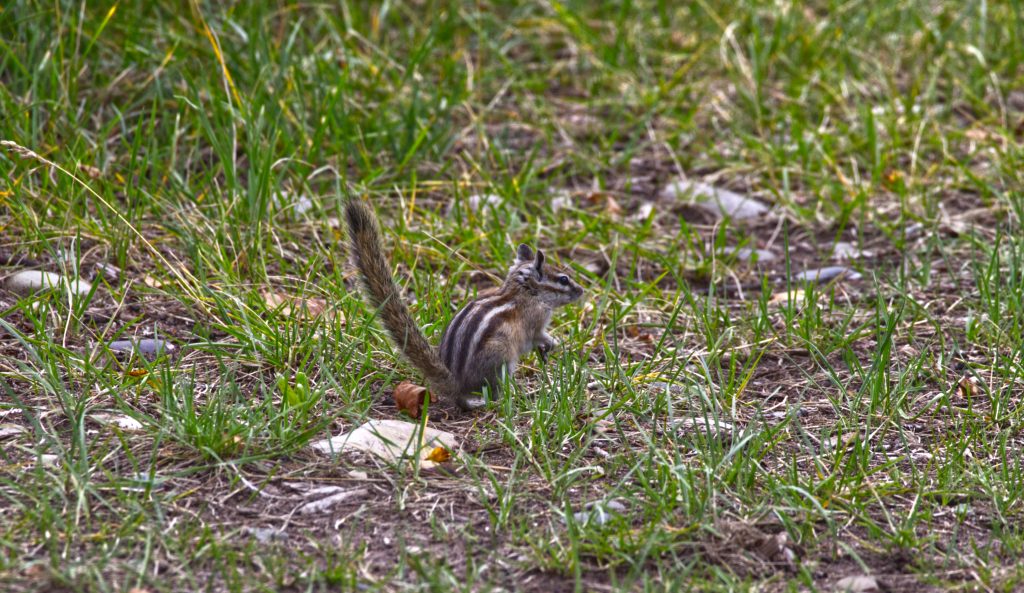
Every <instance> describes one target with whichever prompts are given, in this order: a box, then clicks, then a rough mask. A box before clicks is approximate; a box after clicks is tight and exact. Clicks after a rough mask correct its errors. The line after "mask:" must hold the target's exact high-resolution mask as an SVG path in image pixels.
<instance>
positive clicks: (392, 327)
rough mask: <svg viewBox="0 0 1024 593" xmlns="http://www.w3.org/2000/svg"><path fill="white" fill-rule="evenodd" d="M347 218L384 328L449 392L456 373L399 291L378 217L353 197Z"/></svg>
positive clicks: (358, 264)
mask: <svg viewBox="0 0 1024 593" xmlns="http://www.w3.org/2000/svg"><path fill="white" fill-rule="evenodd" d="M345 217H346V219H347V220H348V234H349V238H350V240H351V245H352V256H353V259H354V260H355V264H356V267H357V268H358V269H359V273H360V275H361V276H362V278H363V286H364V287H365V289H366V293H367V295H368V296H369V300H370V303H371V304H372V305H373V306H374V307H376V308H377V310H378V311H379V315H380V319H381V322H382V323H383V324H384V328H385V329H386V330H388V333H389V334H391V338H392V339H393V340H394V342H395V345H396V346H398V348H399V349H400V350H401V351H402V354H404V355H405V357H406V358H408V359H409V362H411V363H412V364H413V366H415V367H416V368H417V369H419V370H420V372H421V373H423V375H424V377H425V378H426V380H427V383H428V384H429V385H430V387H431V389H432V390H433V391H435V392H441V393H439V394H438V395H447V394H448V393H449V392H450V391H451V387H452V384H453V379H452V374H451V373H450V372H449V371H448V368H447V367H446V366H445V365H444V362H442V361H441V358H440V357H439V356H438V354H437V351H436V350H434V348H433V347H432V346H431V345H430V343H429V342H427V338H426V337H425V336H424V335H423V332H421V331H420V328H419V326H418V325H416V321H415V320H414V319H413V318H412V315H411V314H410V313H409V308H408V307H406V306H405V303H404V302H403V301H402V297H401V295H400V294H399V293H398V285H397V284H395V280H394V277H393V276H392V275H391V268H390V266H389V265H388V262H387V259H385V257H384V247H383V245H382V244H381V240H380V229H379V228H378V226H377V218H376V216H374V214H373V211H372V210H371V209H370V207H369V206H367V205H366V204H363V203H362V202H358V201H356V200H353V199H349V200H347V202H346V204H345Z"/></svg>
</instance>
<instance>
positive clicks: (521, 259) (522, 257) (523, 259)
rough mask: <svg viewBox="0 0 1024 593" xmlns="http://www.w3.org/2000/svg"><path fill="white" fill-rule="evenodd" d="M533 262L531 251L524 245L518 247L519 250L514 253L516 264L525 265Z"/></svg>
mask: <svg viewBox="0 0 1024 593" xmlns="http://www.w3.org/2000/svg"><path fill="white" fill-rule="evenodd" d="M532 260H533V250H532V249H530V246H529V245H527V244H526V243H523V244H522V245H520V246H519V250H518V251H516V263H517V264H525V263H529V262H530V261H532Z"/></svg>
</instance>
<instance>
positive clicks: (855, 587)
mask: <svg viewBox="0 0 1024 593" xmlns="http://www.w3.org/2000/svg"><path fill="white" fill-rule="evenodd" d="M835 590H836V593H879V592H880V591H881V590H882V589H881V587H879V586H878V580H877V579H875V577H873V576H870V575H856V576H852V577H844V578H841V579H839V580H838V581H836V589H835Z"/></svg>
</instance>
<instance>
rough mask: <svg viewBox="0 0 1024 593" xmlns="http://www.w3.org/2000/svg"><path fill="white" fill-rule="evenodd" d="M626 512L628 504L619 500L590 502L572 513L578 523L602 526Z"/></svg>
mask: <svg viewBox="0 0 1024 593" xmlns="http://www.w3.org/2000/svg"><path fill="white" fill-rule="evenodd" d="M624 512H626V505H624V504H622V503H621V502H619V501H617V500H609V501H607V502H601V501H599V502H588V503H587V504H586V506H584V510H582V511H577V512H575V513H573V514H572V518H573V519H575V520H576V522H577V523H581V524H583V525H597V526H601V525H604V524H606V523H608V522H609V521H611V520H612V518H614V517H615V516H617V515H621V514H622V513H624Z"/></svg>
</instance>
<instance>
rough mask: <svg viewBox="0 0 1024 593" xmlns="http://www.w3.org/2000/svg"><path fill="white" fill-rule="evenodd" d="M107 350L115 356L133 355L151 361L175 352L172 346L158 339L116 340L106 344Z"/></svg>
mask: <svg viewBox="0 0 1024 593" xmlns="http://www.w3.org/2000/svg"><path fill="white" fill-rule="evenodd" d="M107 348H109V349H110V351H111V352H114V353H115V354H126V355H127V354H131V353H133V352H134V353H135V354H138V355H139V356H141V357H143V358H146V359H149V360H153V359H155V358H158V357H159V356H161V355H163V354H171V353H173V352H174V350H175V346H174V344H171V343H170V342H168V341H166V340H161V339H160V338H142V339H140V340H117V341H114V342H111V343H109V344H107Z"/></svg>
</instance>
